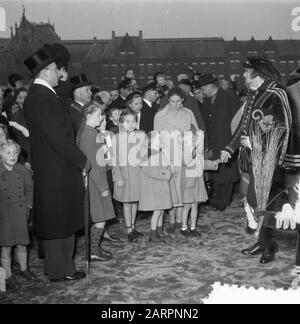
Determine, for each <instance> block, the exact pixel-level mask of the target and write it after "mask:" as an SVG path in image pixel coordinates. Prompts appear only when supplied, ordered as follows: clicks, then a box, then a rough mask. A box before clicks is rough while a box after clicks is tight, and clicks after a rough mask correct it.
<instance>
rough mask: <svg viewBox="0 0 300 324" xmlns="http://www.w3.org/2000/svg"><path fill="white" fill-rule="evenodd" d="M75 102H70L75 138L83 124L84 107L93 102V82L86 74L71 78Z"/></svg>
mask: <svg viewBox="0 0 300 324" xmlns="http://www.w3.org/2000/svg"><path fill="white" fill-rule="evenodd" d="M70 81H71V84H72V91H73V96H74V100H71V101H70V102H69V106H70V114H71V118H72V123H73V129H74V133H75V137H76V136H77V134H78V131H79V129H80V126H81V123H82V107H83V106H84V105H86V104H88V103H90V102H91V101H92V91H91V84H92V83H91V82H90V81H89V80H88V78H87V76H86V75H85V74H79V75H76V76H74V77H72V78H70Z"/></svg>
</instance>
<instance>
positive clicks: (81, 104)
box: [74, 100, 84, 107]
mask: <svg viewBox="0 0 300 324" xmlns="http://www.w3.org/2000/svg"><path fill="white" fill-rule="evenodd" d="M74 101H75V102H77V103H78V104H79V105H80V106H81V107H83V106H84V104H83V103H81V102H80V101H77V100H74Z"/></svg>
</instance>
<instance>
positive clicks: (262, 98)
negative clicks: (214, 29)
mask: <svg viewBox="0 0 300 324" xmlns="http://www.w3.org/2000/svg"><path fill="white" fill-rule="evenodd" d="M244 67H245V73H244V77H245V80H246V84H247V85H248V87H249V88H250V93H249V95H248V98H247V100H246V102H245V103H244V105H245V107H244V112H243V116H242V119H241V121H240V124H239V126H238V128H237V130H236V131H235V134H234V135H233V138H232V140H231V141H230V142H229V143H228V145H226V146H225V147H224V149H223V150H222V159H223V160H225V161H226V160H227V159H229V158H230V157H231V156H232V155H233V154H234V152H235V151H236V150H237V149H238V148H239V147H241V151H240V157H241V167H242V168H243V171H247V172H248V173H249V175H250V184H249V188H248V195H247V204H246V206H245V209H246V213H247V217H248V223H249V226H250V227H251V228H252V229H253V230H255V229H256V227H257V224H256V222H255V220H254V218H253V211H254V209H255V208H256V206H257V202H256V195H255V189H254V177H253V172H252V168H251V165H250V162H249V161H250V154H251V144H250V140H249V134H250V129H251V126H252V124H253V122H254V120H257V118H258V117H259V118H260V120H261V123H263V124H264V125H268V123H267V122H268V121H272V123H274V124H277V125H283V126H284V127H285V128H286V132H285V136H284V139H283V140H284V142H283V145H282V147H281V149H280V151H279V152H280V157H279V162H278V166H279V167H280V166H282V165H283V163H284V159H285V154H286V150H287V145H288V138H289V133H290V127H291V112H290V107H289V102H288V98H287V94H286V92H285V91H284V90H283V89H282V87H281V86H280V85H279V83H278V80H279V79H280V73H279V72H278V71H277V69H276V68H275V66H274V65H273V64H272V62H271V61H269V60H267V59H265V58H262V57H248V61H247V62H246V63H245V64H244ZM279 167H278V168H277V169H276V171H275V175H274V178H273V185H272V188H271V193H270V196H269V201H272V199H273V198H275V197H277V196H278V193H280V192H281V191H282V187H283V184H282V180H283V178H282V172H281V170H280V168H279ZM280 208H281V206H279V205H278V203H277V201H276V200H274V202H273V203H272V204H271V205H270V206H269V207H268V210H276V209H280ZM266 232H268V228H267V227H264V226H263V227H262V229H261V231H260V235H259V242H258V243H256V244H255V245H254V246H251V247H250V248H247V249H245V250H243V251H242V253H243V254H245V255H257V254H262V257H261V259H260V263H262V264H266V263H269V262H272V261H273V260H274V258H275V253H276V250H277V245H276V244H275V243H274V242H271V240H269V239H267V238H268V237H269V236H268V233H267V234H266Z"/></svg>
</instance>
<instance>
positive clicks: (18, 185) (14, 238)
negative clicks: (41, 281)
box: [0, 140, 36, 289]
mask: <svg viewBox="0 0 300 324" xmlns="http://www.w3.org/2000/svg"><path fill="white" fill-rule="evenodd" d="M20 152H21V149H20V146H19V145H18V144H17V143H16V142H14V141H12V140H7V142H5V143H2V144H1V145H0V156H1V163H0V246H1V264H2V267H3V268H4V270H5V273H6V286H7V288H8V289H10V288H17V287H19V286H20V284H19V282H18V281H17V280H16V278H15V277H14V276H13V275H12V271H11V255H12V249H13V247H16V253H15V255H16V259H17V261H18V263H19V265H20V269H21V271H20V273H19V274H20V276H22V277H23V278H25V279H26V280H28V281H32V280H34V279H36V276H35V275H34V274H33V273H32V272H31V271H30V270H29V269H28V266H27V245H29V243H30V240H29V233H28V219H29V214H30V209H31V208H32V201H33V181H32V176H31V174H30V172H29V170H28V169H27V168H26V167H24V166H22V165H20V164H18V158H19V155H20Z"/></svg>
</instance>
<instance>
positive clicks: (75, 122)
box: [69, 100, 82, 138]
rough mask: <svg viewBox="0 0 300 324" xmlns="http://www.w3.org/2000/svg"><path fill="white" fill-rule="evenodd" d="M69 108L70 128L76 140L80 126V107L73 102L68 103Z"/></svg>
mask: <svg viewBox="0 0 300 324" xmlns="http://www.w3.org/2000/svg"><path fill="white" fill-rule="evenodd" d="M69 106H70V108H69V109H70V115H71V119H72V126H73V130H74V135H75V138H76V137H77V135H78V132H79V129H80V127H81V124H82V106H81V105H80V104H79V103H78V102H76V101H74V100H71V101H69Z"/></svg>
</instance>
